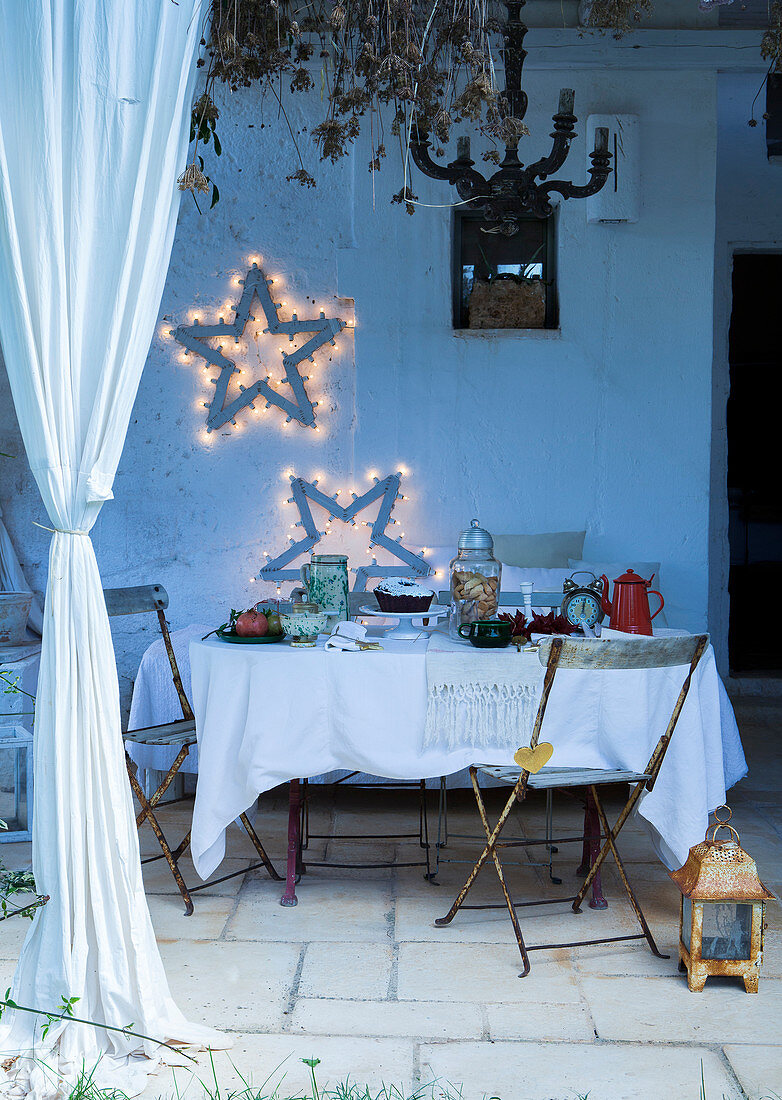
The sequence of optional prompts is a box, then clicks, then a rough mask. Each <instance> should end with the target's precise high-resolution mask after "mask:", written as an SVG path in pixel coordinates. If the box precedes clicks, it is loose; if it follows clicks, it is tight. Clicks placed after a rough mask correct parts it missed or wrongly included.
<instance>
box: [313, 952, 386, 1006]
mask: <svg viewBox="0 0 782 1100" xmlns="http://www.w3.org/2000/svg"><path fill="white" fill-rule="evenodd" d="M392 963H393V951H392V949H391V945H390V944H386V943H345V944H340V946H339V949H338V950H335V949H334V945H333V943H310V944H308V945H307V950H306V953H305V955H304V964H303V966H302V971H301V978H300V980H299V987H298V995H299V996H300V997H343V998H348V999H351V1000H355V999H359V1000H375V1001H380V1000H384V999H385V997H387V996H388V986H389V981H390V979H391V966H392Z"/></svg>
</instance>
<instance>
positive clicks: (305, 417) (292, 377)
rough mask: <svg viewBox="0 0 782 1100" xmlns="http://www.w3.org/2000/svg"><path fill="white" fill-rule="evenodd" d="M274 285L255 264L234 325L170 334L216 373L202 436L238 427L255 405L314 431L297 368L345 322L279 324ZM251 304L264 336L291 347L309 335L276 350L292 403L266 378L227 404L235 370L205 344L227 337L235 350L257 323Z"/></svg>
mask: <svg viewBox="0 0 782 1100" xmlns="http://www.w3.org/2000/svg"><path fill="white" fill-rule="evenodd" d="M273 281H274V280H273V279H267V278H266V276H265V275H264V273H263V271H262V270H261V269H260V267H259V266H258V264H257V263H253V265H252V267H251V268H250V270H249V271H248V272H247V275H246V276H245V278H244V279H243V280H241V279H240V280H239V284H240V285H242V283H243V284H244V290H243V291H242V296H241V298H240V299H239V304H238V305H237V306H236V307H235V308H234V319H233V323H232V324H230V325H229V324H226V322H225V320H224V318H223V317H221V318H220V322H219V324H216V325H200V324H199V323H198V320H196V322H195V324H192V325H180V326H179V327H178V328H176V329H174V330H173V331H172V333H171V335H172V336H173V337H174V339H175V340H176V341H177V342H178V343H179V344H181V345H182V347H184V348H185V349H186V351H192V352H193V353H194V354H195V355H200V356H201V357H202V358H204V359H205V360H206V361H207V363H211V364H212V366H213V367H215V368H216V370H217V372H218V374H217V377H216V378H212V379H210V381H211V382H212V383H213V384H214V387H215V392H214V396H213V397H212V400H211V401H205V402H204V405H205V406H206V409H207V414H206V430H207V431H208V432H211V431H213V430H214V429H215V428H220V427H222V425H223V424H227V423H228V421H229V420H230V422H231V423H232V424H233V425H234V426H236V419H235V417H236V414H237V413H238V412H239V411H240V410H241V409H244V408H247V407H248V406H249V407H250V408H251V409H254V408H255V405H254V404H253V402H255V401H264V402H265V406H264V407H265V408H267V409H268V408H271V406H272V405H275V406H276V407H277V408H278V409H280V410H281V411H282V412H284V413H285V417H286V420H285V423H286V424H287V423H288V422H289V421H291V420H297V421H298V422H299V423H300V424H303V425H304V426H305V427H309V428H315V407H316V406H317V404H318V402H317V401H315V402H312V401H310V399H309V396H308V394H307V390H306V388H305V386H304V383H305V382H307V381H309V379H308V376H307V375H302V374H300V373H299V364H300V363H303V362H304V361H305V360H309V361H310V362H313V363H314V362H315V360H314V358H313V356H314V353H315V352H316V351H317V350H318V349H319V348H321V347H323V345H324V344H332V345H333V344H334V337H335V336H336V335H337V333H338V332H340V330H341V329H343V328H344V327H345V323H346V322H345V321H341V320H339V318H337V317H327V316H326V315H325V313H324V312H323V310H321V311H320V317H318V318H316V319H313V320H309V321H303V320H299V318H298V317H297V315H296V314H295V313H294V314H292V316H291V320H290V321H281V320H280V317H279V313H278V311H279V309H280V308H281V305H282V303H280V302H275V301H274V300H273V299H272V296H271V291H270V290H269V287H270V286H271V284H272V283H273ZM255 298H257V300H258V301H259V302H260V304H261V308H262V309H263V312H264V315H265V318H266V328H264V329H263V331H264V332H265V333H267V332H268V333H272V334H273V335H278V334H279V335H285V336H287V337H288V339H289V340H290V342H291V343H293V341H294V339H295V337H296V336H298V335H302V334H307V333H311V336H310V337H309V339H308V340H306V341H305V342H304V343H303V344H302V345H301V347H299V348H295V349H293V350H292V351H291V352H285V351H283V350H282V349H280V350H281V352H282V366H283V369H284V371H285V378H284V379H282V380H281V382H282V384H284V383H287V384H288V385H289V386H290V388H291V391H292V396H293V400H290V398H288V397H286V396H285V395H284V394H282V393H280V392H279V391H278V390H276V389H274V388H273V387H272V386H271V385H270V382H271V378H272V376H271V374H267V375H266V378H265V379H258V381H256V382H253V384H252V385H251V386H247V387H245V386H242V385H240V386H239V394H238V396H236V397H233V398H231V397H230V396H229V392H228V391H229V386H230V382H231V376H232V375H233V374H234V372H237V373H240V370H239V367H237V365H236V363H235V362H234V361H233V360H232V359H229V358H228V356H227V355H224V354H223V345H222V344H219V345H218V346H217V347H216V348H213V347H211V346H210V345H209V344H208V343H205V341H206V340H208V339H213V338H218V339H219V338H220V337H225V338H226V339H230V338H233V340H234V342H235V344H237V345H238V343H239V338H240V336H242V335H243V333H244V330H245V327H246V326H247V324H248V322H249V323H251V324H252V323H255V322H256V320H257V318H256V317H255V315H254V314H252V313H251V312H250V310H251V309H252V307H253V300H254V299H255ZM256 335H257V334H256ZM315 430H316V431H319V430H320V429H318V428H315Z"/></svg>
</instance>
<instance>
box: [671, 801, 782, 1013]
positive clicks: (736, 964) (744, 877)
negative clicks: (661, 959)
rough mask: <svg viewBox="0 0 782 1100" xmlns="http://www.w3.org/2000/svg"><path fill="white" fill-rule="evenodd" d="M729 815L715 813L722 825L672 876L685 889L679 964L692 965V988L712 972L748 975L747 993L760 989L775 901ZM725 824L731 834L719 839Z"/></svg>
mask: <svg viewBox="0 0 782 1100" xmlns="http://www.w3.org/2000/svg"><path fill="white" fill-rule="evenodd" d="M720 809H725V810H727V811H728V817H727V818H724V819H723V818H721V817H720V816H719V811H717V812H716V813H715V817H716V818H717V823H716V825H714V826H712V828H711V829H709V830H707V832H706V839H705V840H704V841H703V843H702V844H696V845H695V847H694V848H690V854H689V856H688V857H687V862H686V863H685V864H684V866H683V867H680V868H679V870H678V871H672V872H671V878H672V879H673V881H674V882H675V883H676V885H677V886H678V887H679V889H680V890H681V892H682V901H681V912H680V918H679V969H680V970H686V971H687V985H688V987H689V989H690V991H691V992H692V993H701V992H702V990H703V987H704V985H705V984H706V979H707V978H708V977H709V976H710V975H712V974H718V975H724V974H727V975H734V976H736V977H740V978H743V979H744V988H745V989H746V991H747V993H757V991H758V979H759V976H760V966H761V963H762V961H763V930H764V928H765V903H766V902H767V901H773V900H774V895H773V894H770V893H769V892H768V890H767V889H766V888H765V886H764V885H763V883H762V882H761V881H760V879H759V878H758V869H757V866H756V864H755V860H754V859H752V857H751V856H749V855H747V853H746V852H745V851H744V850H743V849H742V848H741V846H740V843H739V835H738V833H737V832H736V830H735V829H734V828H733V826H732V825H729V824H728V822H729V821H730V818H731V817H732V816H733V815H732V813H731V811H730V810H728V808H727V806H725V807H720ZM720 829H727V830H728V832H729V833H730V834H731V835H730V838H729V839H728V840H723V841H719V842H718V841H717V839H716V837H717V833H718V832H719V831H720Z"/></svg>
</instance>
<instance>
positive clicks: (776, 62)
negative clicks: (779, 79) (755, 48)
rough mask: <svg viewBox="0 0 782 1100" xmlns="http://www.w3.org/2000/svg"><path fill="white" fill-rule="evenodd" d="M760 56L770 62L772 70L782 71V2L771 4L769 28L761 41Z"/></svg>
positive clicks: (774, 71) (775, 71)
mask: <svg viewBox="0 0 782 1100" xmlns="http://www.w3.org/2000/svg"><path fill="white" fill-rule="evenodd" d="M760 56H761V57H762V58H764V59H765V60H766V61H768V62H769V63H770V69H769V71H770V72H773V73H782V4H780V3H775V4H772V5H771V11H770V13H769V25H768V30H767V31H766V32H765V34H764V35H763V38H762V40H761V43H760Z"/></svg>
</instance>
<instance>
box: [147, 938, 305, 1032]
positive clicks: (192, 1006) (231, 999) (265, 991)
mask: <svg viewBox="0 0 782 1100" xmlns="http://www.w3.org/2000/svg"><path fill="white" fill-rule="evenodd" d="M188 919H190V918H188ZM301 952H302V948H301V947H300V946H299V945H298V944H290V943H262V944H261V943H254V944H246V943H221V942H220V941H210V942H192V941H190V942H187V941H179V942H177V943H171V944H161V955H162V957H163V963H164V965H165V968H166V974H167V976H168V982H169V986H170V988H171V993H172V994H173V997H174V1000H175V1001H176V1003H177V1004H178V1005H180V1007H181V1008H182V1009H183V1011H185V1013H186V1015H187V1016H188V1018H191V1019H193V1020H197V1021H198V1022H199V1023H205V1024H210V1025H211V1026H212V1027H217V1028H220V1029H222V1030H225V1029H228V1030H230V1031H279V1030H280V1029H281V1028H282V1025H283V1019H284V1017H283V1013H284V1012H285V1010H286V1009H287V1007H288V1003H289V1000H290V994H291V989H292V988H293V983H294V979H295V976H296V971H297V968H298V965H299V958H300V956H301Z"/></svg>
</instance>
